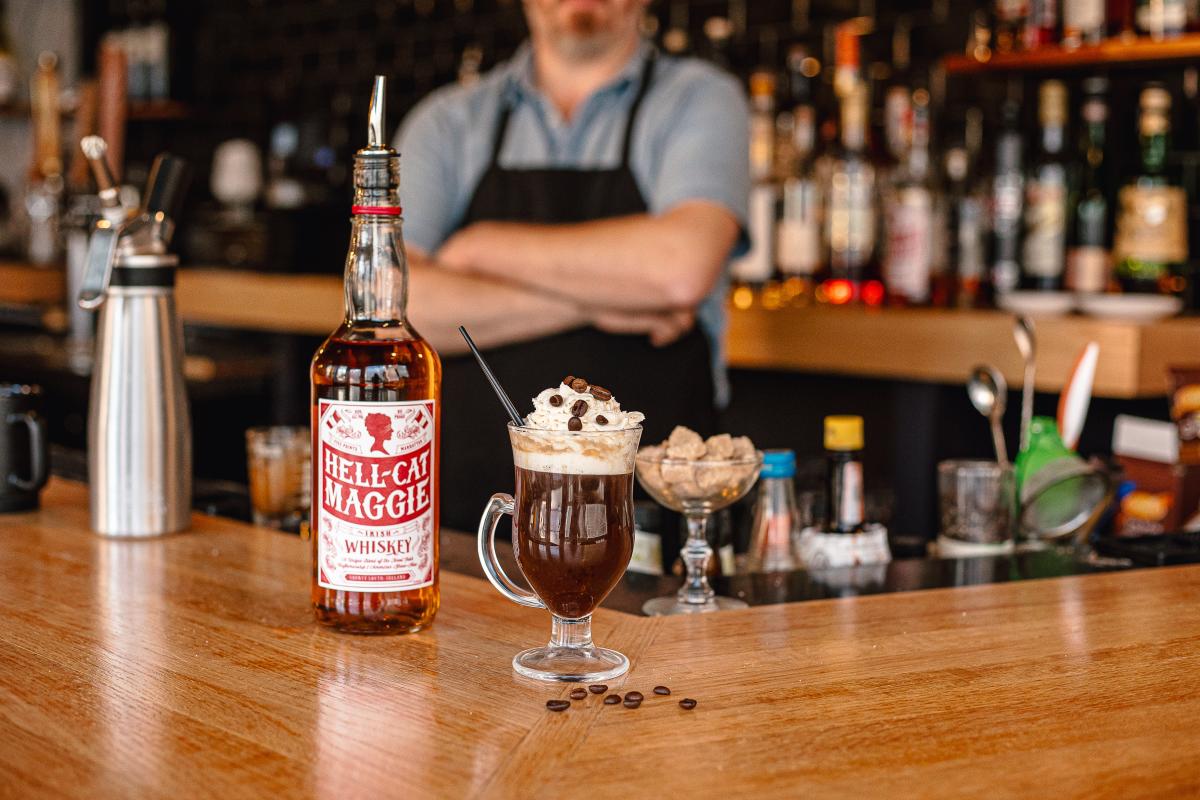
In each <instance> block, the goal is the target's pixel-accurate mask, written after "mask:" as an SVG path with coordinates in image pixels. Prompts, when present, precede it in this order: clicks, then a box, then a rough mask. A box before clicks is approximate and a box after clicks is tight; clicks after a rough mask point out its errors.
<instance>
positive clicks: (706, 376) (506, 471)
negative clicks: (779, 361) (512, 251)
mask: <svg viewBox="0 0 1200 800" xmlns="http://www.w3.org/2000/svg"><path fill="white" fill-rule="evenodd" d="M653 69H654V55H653V53H652V54H651V55H650V56H649V57H648V58H647V59H646V63H645V66H644V68H643V70H642V75H641V84H640V86H639V87H638V91H637V96H636V97H635V98H634V101H633V104H632V105H631V106H630V109H629V117H628V119H627V120H626V122H625V133H624V138H623V142H622V145H621V160H620V163H619V164H618V166H617V167H615V168H610V169H573V168H547V169H505V168H503V167H501V166H500V164H499V157H500V151H501V148H502V147H503V145H504V136H505V131H506V129H507V127H508V118H509V113H510V108H509V107H508V106H507V105H505V106H504V107H503V108H502V110H501V113H500V119H499V122H498V123H497V125H496V134H495V140H494V144H493V146H492V156H491V161H490V163H489V164H488V167H487V170H486V171H485V172H484V174H483V177H482V178H481V179H480V181H479V183H478V185H477V186H476V187H475V193H474V195H473V196H472V198H471V202H470V205H469V206H468V207H467V212H466V216H465V218H464V219H463V221H462V227H466V226H467V225H470V224H471V223H473V222H482V221H507V222H528V223H541V224H554V223H560V224H561V223H572V222H585V221H588V220H596V219H603V218H605V217H618V216H628V215H631V214H644V213H646V211H647V205H646V201H645V199H644V198H643V197H642V193H641V191H640V190H639V189H638V185H637V181H636V179H635V178H634V176H633V172H632V171H631V170H630V168H629V152H630V144H631V140H632V134H633V126H634V124H635V121H636V119H637V113H638V109H639V108H640V107H641V104H642V100H643V98H644V97H645V96H646V91H647V89H648V88H649V84H650V79H651V77H652V74H653ZM647 268H650V269H652V268H653V265H652V264H648V265H647ZM709 353H710V351H709V345H708V340H707V338H706V337H705V335H704V333H703V332H702V331H701V330H700V328H699V326H693V328H692V330H691V331H689V332H688V333H687V334H686V335H684V336H683V337H682V338H681V339H679V341H677V342H675V343H674V344H671V345H669V346H667V347H653V346H652V345H651V344H650V342H649V340H648V339H647V337H646V336H641V335H639V336H627V335H617V334H610V333H604V332H603V331H600V330H597V329H596V328H591V327H588V328H580V329H577V330H572V331H567V332H565V333H560V334H555V335H553V336H547V337H544V338H541V339H536V340H533V341H529V342H522V343H520V344H512V345H505V346H503V347H495V348H492V349H489V350H487V351H485V353H484V356H485V357H486V358H487V360H488V363H489V364H490V365H491V367H492V369H493V371H494V372H495V373H496V376H497V377H498V378H499V379H500V382H501V383H502V384H503V385H504V387H505V388H506V389H507V390H508V393H509V395H510V396H511V397H512V399H513V402H514V403H515V404H516V406H517V409H518V410H519V411H520V412H521V413H522V414H527V413H529V412H530V411H531V410H532V409H533V405H532V402H531V398H532V397H534V396H535V395H537V393H538V392H540V391H541V390H542V389H545V388H546V387H548V386H555V385H557V384H558V382H559V381H561V380H562V378H563V376H565V375H567V374H568V373H571V374H574V375H576V376H579V377H583V378H585V379H587V380H591V381H595V382H596V383H598V384H600V385H601V386H604V387H607V388H609V389H611V390H612V391H613V394H614V395H615V396H616V399H617V400H618V401H620V403H621V407H622V408H623V409H627V410H633V411H642V412H644V413H645V415H646V421H645V423H644V427H645V430H644V431H643V433H642V442H643V443H658V442H659V441H661V440H662V439H665V438H666V437H667V435H668V434H669V433H670V431H671V428H672V427H674V426H675V425H687V426H688V427H690V428H693V429H695V430H698V431H700V432H701V433H705V434H707V433H710V432H711V428H712V426H713V424H714V419H715V410H714V406H713V380H712V365H711V361H710V355H709ZM443 369H444V372H443V378H442V380H443V384H442V385H443V393H442V397H443V406H442V414H443V416H442V419H443V424H442V468H441V480H442V492H441V496H442V523H443V524H444V525H446V526H448V527H452V528H457V529H459V530H468V531H469V530H474V529H475V527H476V526H477V525H478V524H479V516H480V514H481V513H482V512H483V507H484V504H485V503H486V502H487V499H488V497H490V496H491V495H492V493H493V492H502V491H511V490H512V486H513V467H512V450H511V447H510V446H509V441H508V430H507V428H506V422H507V420H508V416H507V415H506V414H505V413H504V410H503V407H502V406H501V405H500V402H499V401H498V400H497V399H496V397H495V395H494V394H493V392H492V390H491V387H490V386H489V385H488V383H487V381H486V380H485V379H484V377H483V374H482V373H481V372H480V370H479V366H478V365H477V364H476V363H475V360H474V359H473V358H472V357H471V356H470V355H465V356H458V357H453V358H447V359H445V362H444V365H443Z"/></svg>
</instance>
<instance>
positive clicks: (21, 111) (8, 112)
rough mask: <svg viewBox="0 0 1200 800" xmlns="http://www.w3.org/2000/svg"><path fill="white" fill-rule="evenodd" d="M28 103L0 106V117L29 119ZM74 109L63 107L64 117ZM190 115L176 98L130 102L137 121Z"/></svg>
mask: <svg viewBox="0 0 1200 800" xmlns="http://www.w3.org/2000/svg"><path fill="white" fill-rule="evenodd" d="M30 113H31V112H30V110H29V104H28V103H17V104H16V105H10V106H3V107H0V118H9V119H29V117H30ZM74 113H75V111H74V109H63V111H62V115H63V116H64V117H68V118H69V117H71V116H73V115H74ZM191 116H192V108H191V106H189V105H188V104H187V103H182V102H180V101H178V100H155V101H152V102H146V103H130V104H129V119H130V120H131V121H139V122H165V121H168V120H180V119H188V118H190V117H191Z"/></svg>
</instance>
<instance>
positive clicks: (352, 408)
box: [311, 76, 442, 633]
mask: <svg viewBox="0 0 1200 800" xmlns="http://www.w3.org/2000/svg"><path fill="white" fill-rule="evenodd" d="M383 103H384V79H383V77H382V76H377V77H376V78H375V88H374V93H373V94H372V96H371V112H370V123H369V126H368V130H369V134H368V145H367V147H366V148H364V149H362V150H359V151H358V153H357V154H356V155H355V158H354V205H353V207H352V209H351V211H352V214H353V217H352V229H351V238H350V251H349V253H348V254H347V256H346V318H345V320H344V321H343V322H342V324H341V325H340V326H338V328H337V330H335V331H334V332H333V333H332V334H330V336H329V338H328V339H326V340H325V342H324V344H322V345H321V346H320V348H319V349H318V350H317V352H316V355H314V356H313V361H312V373H311V378H312V435H313V446H312V458H313V465H312V477H313V488H312V500H313V508H312V517H311V535H312V550H313V572H312V603H313V608H314V611H315V613H316V618H317V621H318V622H320V623H322V624H324V625H328V626H330V627H332V628H335V629H338V630H342V631H347V632H354V633H408V632H412V631H418V630H421V629H423V628H426V627H428V626H429V625H430V624H431V623H432V622H433V617H434V614H436V612H437V609H438V602H439V592H438V513H439V506H438V481H437V475H438V455H439V434H440V426H441V382H442V379H441V362H440V361H439V359H438V355H437V353H436V352H435V351H434V350H433V348H432V347H431V346H430V345H429V343H428V342H426V341H425V340H424V339H422V338H421V336H420V334H418V333H417V332H416V331H415V330H413V328H412V326H411V325H409V323H408V320H407V316H406V309H405V306H406V303H407V298H408V262H407V260H406V258H405V255H404V243H403V239H402V236H401V218H400V201H399V187H400V157H399V155H398V154H397V153H396V151H395V150H393V149H391V148H390V147H388V146H387V144H386V142H387V135H386V133H385V131H384V127H383V126H384V113H383Z"/></svg>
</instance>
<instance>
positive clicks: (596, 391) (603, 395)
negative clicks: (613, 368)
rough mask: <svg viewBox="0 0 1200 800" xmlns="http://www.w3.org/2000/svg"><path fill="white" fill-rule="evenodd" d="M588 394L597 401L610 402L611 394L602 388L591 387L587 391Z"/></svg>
mask: <svg viewBox="0 0 1200 800" xmlns="http://www.w3.org/2000/svg"><path fill="white" fill-rule="evenodd" d="M588 393H589V394H591V396H592V397H594V398H596V399H597V400H601V401H603V400H612V392H610V391H609V390H608V389H605V388H604V387H603V386H592V387H591V388H590V389H588Z"/></svg>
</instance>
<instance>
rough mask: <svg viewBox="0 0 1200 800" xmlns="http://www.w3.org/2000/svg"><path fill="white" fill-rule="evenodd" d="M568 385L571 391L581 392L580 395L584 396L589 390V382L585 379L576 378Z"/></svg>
mask: <svg viewBox="0 0 1200 800" xmlns="http://www.w3.org/2000/svg"><path fill="white" fill-rule="evenodd" d="M568 385H569V386H570V387H571V391H574V392H579V393H580V394H583V393H584V392H586V391H587V390H588V382H587V381H585V380H584V379H583V378H576V379H575V380H573V381H571V383H570V384H568Z"/></svg>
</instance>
